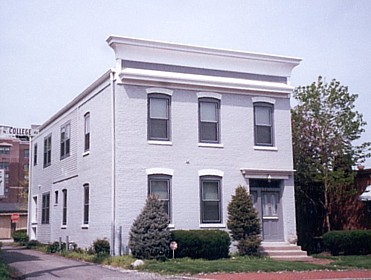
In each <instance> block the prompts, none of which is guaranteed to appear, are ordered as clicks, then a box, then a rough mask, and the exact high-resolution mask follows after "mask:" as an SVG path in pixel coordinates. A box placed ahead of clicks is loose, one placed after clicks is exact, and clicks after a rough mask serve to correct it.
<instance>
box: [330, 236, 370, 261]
mask: <svg viewBox="0 0 371 280" xmlns="http://www.w3.org/2000/svg"><path fill="white" fill-rule="evenodd" d="M323 244H324V246H325V248H326V249H327V250H328V251H330V252H331V254H332V255H334V256H337V255H339V254H343V255H367V254H371V230H349V231H330V232H327V233H326V234H324V235H323Z"/></svg>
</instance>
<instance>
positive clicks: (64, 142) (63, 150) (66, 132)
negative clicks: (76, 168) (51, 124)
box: [60, 122, 71, 160]
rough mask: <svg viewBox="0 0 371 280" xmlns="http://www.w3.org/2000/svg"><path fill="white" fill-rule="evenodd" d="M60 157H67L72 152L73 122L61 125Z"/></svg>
mask: <svg viewBox="0 0 371 280" xmlns="http://www.w3.org/2000/svg"><path fill="white" fill-rule="evenodd" d="M60 140H61V142H60V158H61V160H62V159H65V158H67V157H69V156H70V152H71V123H70V122H68V123H66V124H64V125H62V126H61V133H60Z"/></svg>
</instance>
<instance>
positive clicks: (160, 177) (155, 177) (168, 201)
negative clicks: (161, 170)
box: [148, 174, 172, 223]
mask: <svg viewBox="0 0 371 280" xmlns="http://www.w3.org/2000/svg"><path fill="white" fill-rule="evenodd" d="M171 180H172V176H170V175H167V174H152V175H148V195H151V194H156V193H154V192H153V191H152V182H154V181H162V182H164V181H166V184H167V196H168V198H167V199H163V198H159V199H160V201H162V202H163V203H166V204H167V210H168V211H167V214H168V217H169V221H170V223H171V221H172V219H171V214H172V213H171V212H172V211H171V207H172V205H171Z"/></svg>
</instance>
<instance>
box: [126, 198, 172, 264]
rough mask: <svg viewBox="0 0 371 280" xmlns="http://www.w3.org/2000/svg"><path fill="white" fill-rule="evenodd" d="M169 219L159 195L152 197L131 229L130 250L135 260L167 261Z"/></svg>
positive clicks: (148, 199)
mask: <svg viewBox="0 0 371 280" xmlns="http://www.w3.org/2000/svg"><path fill="white" fill-rule="evenodd" d="M169 222H170V221H169V217H168V215H167V213H166V212H165V210H164V205H163V202H162V201H161V200H160V199H159V198H158V196H157V195H150V196H148V198H147V200H146V204H145V205H144V208H143V209H142V211H141V213H140V214H139V216H138V217H137V218H136V219H135V220H134V222H133V225H132V226H131V229H130V238H129V248H130V250H131V253H132V255H133V257H134V258H138V259H157V260H165V259H166V256H167V255H168V253H169V244H170V235H171V234H170V230H169V227H168V225H169Z"/></svg>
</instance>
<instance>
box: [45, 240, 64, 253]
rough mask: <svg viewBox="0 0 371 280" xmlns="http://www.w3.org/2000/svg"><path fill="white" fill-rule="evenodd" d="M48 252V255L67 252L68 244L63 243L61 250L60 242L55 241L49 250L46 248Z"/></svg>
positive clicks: (49, 245)
mask: <svg viewBox="0 0 371 280" xmlns="http://www.w3.org/2000/svg"><path fill="white" fill-rule="evenodd" d="M46 251H47V252H48V253H52V254H53V253H56V252H63V251H66V243H65V242H62V244H61V248H59V242H58V241H54V242H53V243H51V244H48V246H47V248H46Z"/></svg>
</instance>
